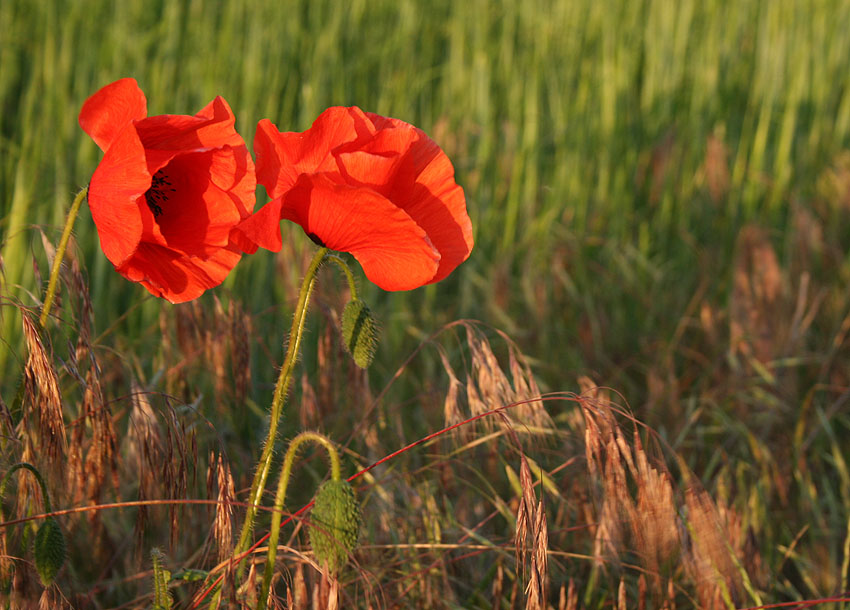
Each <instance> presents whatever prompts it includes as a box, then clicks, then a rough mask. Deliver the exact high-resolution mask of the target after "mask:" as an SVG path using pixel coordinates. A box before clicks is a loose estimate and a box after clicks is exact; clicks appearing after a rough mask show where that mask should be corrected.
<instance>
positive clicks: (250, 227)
mask: <svg viewBox="0 0 850 610" xmlns="http://www.w3.org/2000/svg"><path fill="white" fill-rule="evenodd" d="M282 207H283V200H282V199H281V198H277V199H273V200H271V201H270V202H269V203H267V204H266V205H264V206H263V207H261V208H260V209H259V210H257V211H256V212H255V213H253V214H252V215H251V216H249V217H248V218H246V219H245V220H243V221H242V222H240V223H239V224H238V225H236V226H235V227H234V228H233V231H232V232H231V239H232V240H233V242H234V243H235V244H236V245H237V246H239V248H241V249H242V251H243V252H247V253H248V254H253V253H254V252H256V250H257V246H259V247H261V248H265V249H266V250H271V251H272V252H280V249H281V247H282V246H283V241H282V240H281V237H280V221H281V208H282Z"/></svg>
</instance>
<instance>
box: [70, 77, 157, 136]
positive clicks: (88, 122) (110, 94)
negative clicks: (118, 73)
mask: <svg viewBox="0 0 850 610" xmlns="http://www.w3.org/2000/svg"><path fill="white" fill-rule="evenodd" d="M147 115H148V104H147V100H146V99H145V94H144V93H142V90H141V89H139V85H138V83H136V79H134V78H122V79H121V80H117V81H115V82H114V83H111V84H109V85H106V86H105V87H103V88H102V89H100V90H99V91H98V92H97V93H95V94H94V95H92V96H91V97H90V98H89V99H87V100H86V102H85V103H84V104H83V108H82V110H80V116H79V122H80V127H82V128H83V131H85V132H86V133H87V134H89V136H91V138H92V140H94V141H95V144H97V145H98V146H99V147H100V149H101V150H103V151H104V152H105V151H106V149H108V148H109V146H110V144H112V141H113V140H115V138H117V137H118V134H119V133H120V132H121V130H122V129H124V128H125V127H126V126H127V125H128V124H129V123H131V122H132V121H134V120H138V119H143V118H145V117H146V116H147Z"/></svg>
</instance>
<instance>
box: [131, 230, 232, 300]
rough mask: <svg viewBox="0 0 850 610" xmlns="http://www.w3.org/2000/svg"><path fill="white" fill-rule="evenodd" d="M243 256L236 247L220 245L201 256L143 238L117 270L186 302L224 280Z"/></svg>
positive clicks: (157, 293) (156, 292)
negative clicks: (188, 254) (203, 256)
mask: <svg viewBox="0 0 850 610" xmlns="http://www.w3.org/2000/svg"><path fill="white" fill-rule="evenodd" d="M240 258H241V254H240V253H239V252H237V251H235V250H234V249H226V248H221V249H218V250H216V251H215V252H213V253H212V255H211V256H209V257H208V258H198V257H192V256H186V255H185V254H183V253H182V252H177V251H174V250H171V249H170V248H166V247H163V246H160V245H158V244H152V243H146V242H142V243H141V244H139V247H138V249H137V250H136V252H135V253H134V255H133V257H132V258H131V259H129V260H128V261H127V262H126V263H125V264H124V265H122V266H121V267H117V271H118V272H119V273H120V274H121V275H123V276H124V277H126V278H127V279H128V280H131V281H134V282H139V283H140V284H142V285H143V286H144V287H145V288H147V289H148V291H150V292H151V294H153V295H154V296H158V297H162V298H164V299H167V300H168V301H170V302H171V303H184V302H186V301H191V300H192V299H195V298H197V297H199V296H200V295H201V294H203V293H204V291H206V290H208V289H209V288H213V287H215V286H218V285H219V284H221V282H223V281H224V278H226V277H227V274H228V273H230V271H231V269H233V267H234V266H236V263H238V262H239V259H240Z"/></svg>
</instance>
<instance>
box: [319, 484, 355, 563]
mask: <svg viewBox="0 0 850 610" xmlns="http://www.w3.org/2000/svg"><path fill="white" fill-rule="evenodd" d="M310 519H311V522H312V525H313V526H312V527H311V528H310V546H311V547H312V548H313V553H314V554H315V556H316V561H317V562H318V563H319V565H324V566H327V569H328V572H330V573H331V574H335V573H337V572H338V571H339V569H340V568H342V566H344V565H345V564H346V562H347V561H348V554H349V553H350V552H351V551H352V550H353V549H354V547H355V546H356V545H357V538H358V536H359V535H360V504H359V503H358V502H357V498H356V497H355V495H354V489H353V488H352V487H351V484H350V483H349V482H348V481H343V480H340V481H334V480H329V481H325V482H324V483H323V484H322V486H321V487H319V491H318V492H317V493H316V502H315V504H313V512H312V516H311V518H310Z"/></svg>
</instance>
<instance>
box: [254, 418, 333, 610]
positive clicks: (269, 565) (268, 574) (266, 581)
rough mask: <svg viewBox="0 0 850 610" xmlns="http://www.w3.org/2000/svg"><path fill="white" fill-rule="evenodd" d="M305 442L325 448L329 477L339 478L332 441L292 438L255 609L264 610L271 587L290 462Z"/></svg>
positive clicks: (316, 435) (303, 435) (316, 436)
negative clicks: (329, 464)
mask: <svg viewBox="0 0 850 610" xmlns="http://www.w3.org/2000/svg"><path fill="white" fill-rule="evenodd" d="M307 442H315V443H318V444H320V445H322V446H323V447H324V448H325V449H327V451H328V457H329V458H330V462H331V478H332V479H333V480H334V481H339V479H340V467H339V453H337V450H336V447H334V445H333V443H331V441H330V440H328V438H327V437H326V436H323V435H321V434H319V433H318V432H302V433H301V434H299V435H298V436H296V437H295V438H294V439H292V442H291V443H290V444H289V449H287V450H286V456H285V457H284V459H283V469H282V470H281V472H280V479H279V480H278V484H277V494H276V495H275V499H274V511H273V512H272V526H271V530H270V532H269V552H268V557H267V559H266V568H265V571H264V572H263V586H262V587H261V588H260V597H259V599H258V601H257V610H265V607H266V600H267V599H268V597H269V588H270V587H271V582H272V574H273V573H274V562H275V558H276V557H277V541H278V538H279V536H280V519H281V517H282V516H283V502H284V500H285V499H286V488H287V487H288V486H289V475H290V474H292V464H293V463H294V462H295V455H296V454H297V453H298V449H299V447H300V446H301V445H302V444H304V443H307Z"/></svg>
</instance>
